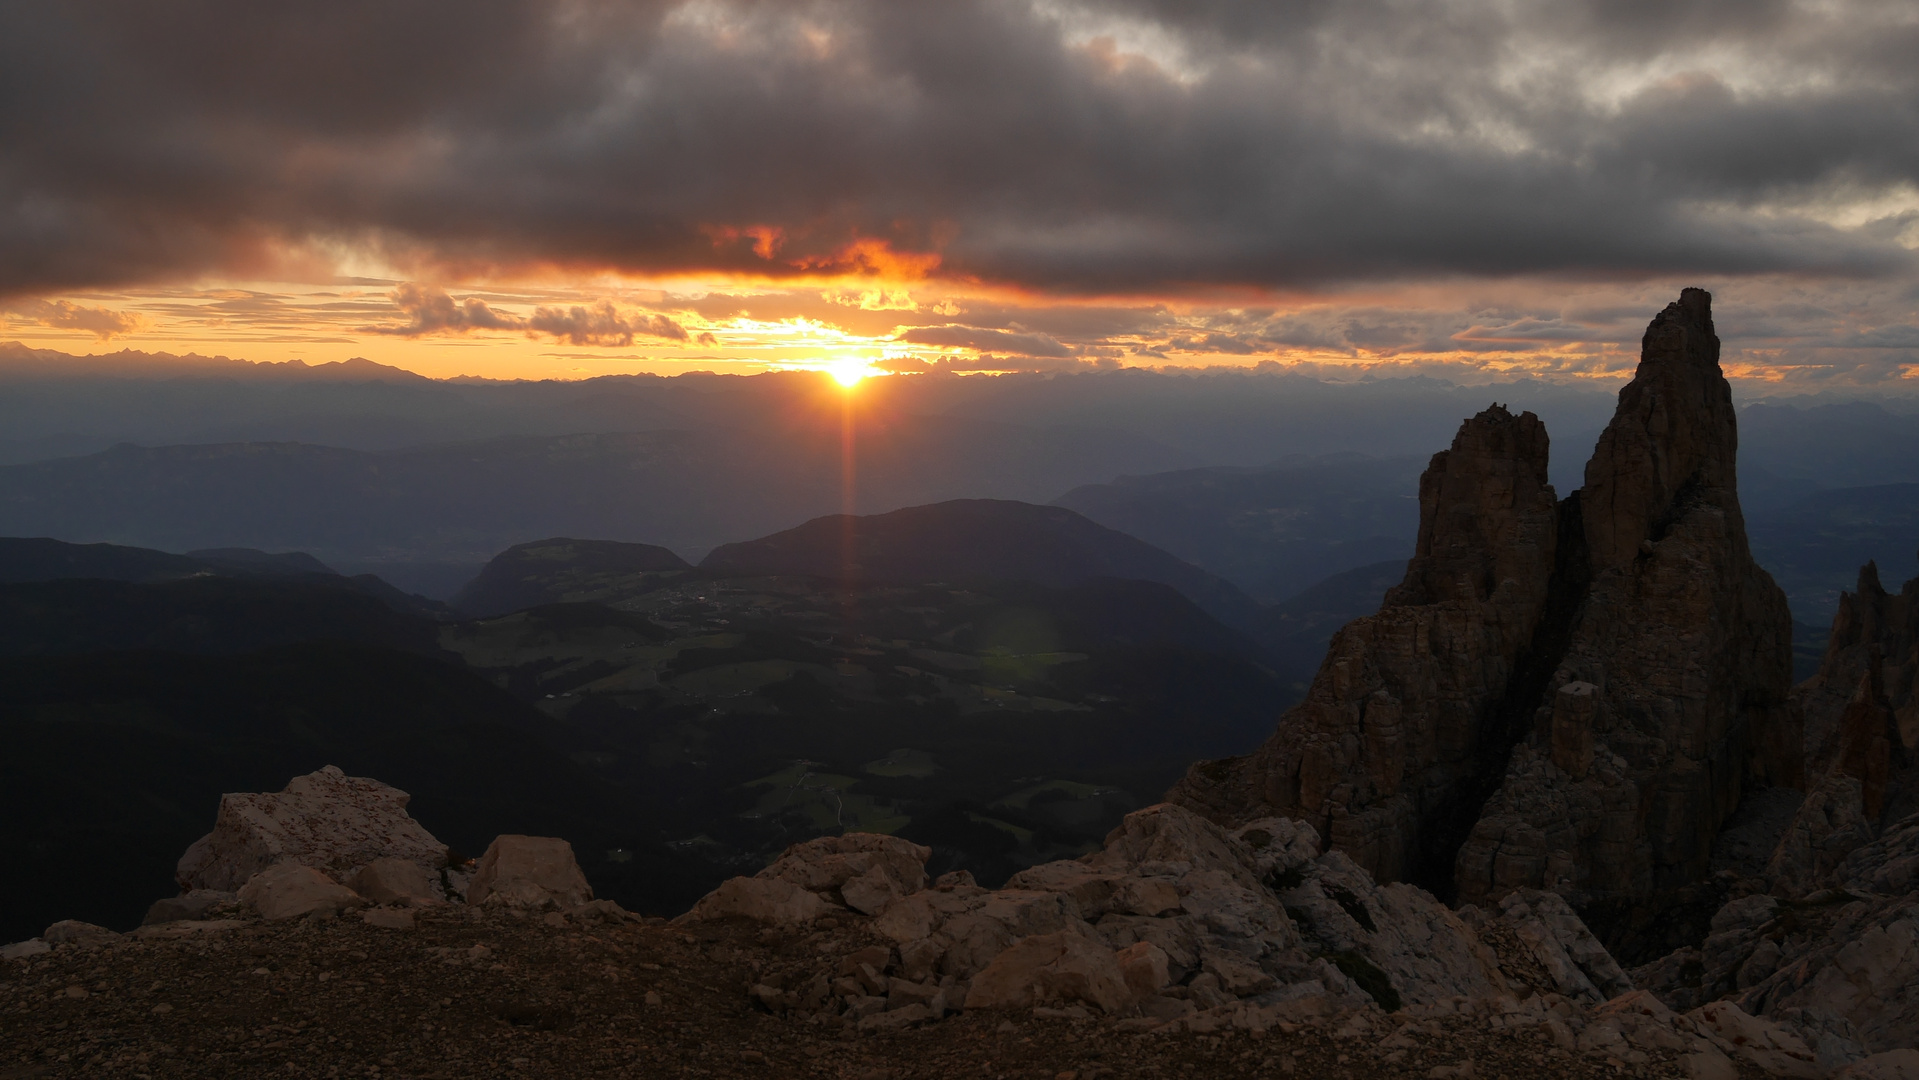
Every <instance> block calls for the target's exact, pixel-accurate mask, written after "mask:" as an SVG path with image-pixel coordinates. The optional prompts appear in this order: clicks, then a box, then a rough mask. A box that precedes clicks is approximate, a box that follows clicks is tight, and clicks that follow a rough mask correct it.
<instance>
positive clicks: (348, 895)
mask: <svg viewBox="0 0 1919 1080" xmlns="http://www.w3.org/2000/svg"><path fill="white" fill-rule="evenodd" d="M240 902H241V903H243V904H249V905H252V907H253V908H254V910H256V911H258V912H259V913H260V917H261V918H263V919H292V918H296V917H298V916H301V915H311V914H314V913H316V912H321V913H335V912H340V911H344V910H346V909H348V908H357V907H362V906H364V905H365V904H366V901H365V899H363V898H362V897H361V896H360V894H359V893H356V892H354V891H353V890H352V889H349V888H347V887H346V886H344V885H342V884H340V883H339V882H337V881H335V880H333V879H332V878H330V877H328V876H326V875H325V874H323V873H321V872H320V871H318V870H315V869H313V868H312V867H310V866H302V865H300V864H299V863H296V862H283V863H275V864H274V865H272V866H269V867H267V868H266V869H265V870H262V871H260V872H259V873H257V874H255V875H253V876H252V877H251V878H248V879H247V881H246V884H244V885H242V886H240Z"/></svg>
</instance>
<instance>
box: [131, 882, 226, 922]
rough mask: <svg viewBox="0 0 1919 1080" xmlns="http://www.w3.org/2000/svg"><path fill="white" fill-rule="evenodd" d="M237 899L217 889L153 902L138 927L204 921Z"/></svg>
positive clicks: (199, 890) (200, 890) (194, 891)
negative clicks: (215, 909)
mask: <svg viewBox="0 0 1919 1080" xmlns="http://www.w3.org/2000/svg"><path fill="white" fill-rule="evenodd" d="M237 899H238V897H236V896H235V895H234V894H233V893H230V892H221V891H219V890H217V889H194V890H193V891H191V892H188V893H185V894H183V895H180V896H169V897H167V898H166V899H164V900H155V901H154V902H153V904H152V905H151V906H150V907H148V908H147V916H146V918H144V919H142V920H140V925H141V926H158V925H159V924H161V923H170V922H184V921H186V920H189V919H204V918H206V917H207V915H208V914H210V913H211V912H212V911H213V909H214V908H217V907H220V906H222V905H224V904H231V903H233V902H234V901H236V900H237Z"/></svg>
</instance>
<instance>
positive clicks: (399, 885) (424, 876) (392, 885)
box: [352, 856, 446, 905]
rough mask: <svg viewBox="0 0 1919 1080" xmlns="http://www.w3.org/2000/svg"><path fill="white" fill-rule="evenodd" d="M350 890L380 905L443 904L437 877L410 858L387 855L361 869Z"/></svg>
mask: <svg viewBox="0 0 1919 1080" xmlns="http://www.w3.org/2000/svg"><path fill="white" fill-rule="evenodd" d="M352 884H353V891H354V892H357V893H359V894H360V895H361V896H364V897H366V898H367V899H368V900H372V901H374V902H375V903H379V904H422V905H423V904H443V903H445V902H446V898H445V896H444V895H443V894H442V893H441V890H440V876H439V875H438V874H436V873H434V872H432V871H430V870H428V869H427V868H426V867H424V866H421V865H420V864H419V863H416V862H414V861H413V860H411V859H399V858H394V857H391V856H388V857H386V858H382V859H375V860H373V861H372V862H370V863H368V864H366V865H365V866H362V867H361V868H360V870H359V872H358V873H356V874H354V875H353V878H352Z"/></svg>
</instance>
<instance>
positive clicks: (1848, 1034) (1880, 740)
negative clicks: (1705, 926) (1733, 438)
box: [1633, 564, 1919, 1075]
mask: <svg viewBox="0 0 1919 1080" xmlns="http://www.w3.org/2000/svg"><path fill="white" fill-rule="evenodd" d="M1915 596H1919V580H1915V581H1912V582H1908V583H1907V584H1906V586H1905V588H1904V589H1903V590H1902V591H1901V593H1900V594H1899V595H1897V596H1894V595H1889V594H1888V593H1886V591H1885V590H1884V589H1883V588H1882V587H1881V586H1880V584H1879V575H1878V572H1877V569H1876V568H1875V567H1873V566H1872V565H1870V564H1868V565H1867V566H1866V567H1865V568H1864V569H1863V570H1862V571H1861V572H1860V577H1859V591H1858V592H1857V593H1849V594H1846V595H1844V596H1842V597H1841V600H1840V605H1839V612H1838V615H1837V617H1836V618H1835V619H1834V622H1833V633H1832V637H1831V639H1830V641H1829V642H1828V644H1827V649H1826V655H1825V658H1824V660H1823V661H1822V663H1821V665H1820V669H1819V672H1818V674H1817V675H1815V676H1814V677H1813V678H1811V679H1808V680H1807V681H1806V682H1805V683H1803V684H1801V685H1800V686H1798V687H1797V688H1795V689H1794V690H1793V701H1794V704H1795V705H1796V706H1797V707H1798V708H1799V709H1801V710H1802V713H1803V716H1804V724H1805V755H1806V765H1807V769H1808V771H1809V772H1810V773H1811V774H1812V783H1811V784H1810V790H1809V791H1807V792H1805V793H1804V794H1803V795H1798V794H1797V793H1788V792H1787V791H1786V790H1784V789H1778V788H1774V789H1769V790H1767V791H1762V792H1759V793H1757V794H1756V796H1755V797H1754V798H1753V799H1752V800H1750V804H1758V803H1761V802H1764V803H1766V804H1768V806H1767V808H1766V813H1765V814H1763V815H1754V814H1748V815H1747V816H1748V817H1751V818H1752V819H1753V822H1754V824H1755V825H1757V824H1760V823H1762V822H1764V821H1766V820H1767V819H1772V820H1774V821H1775V822H1776V819H1777V813H1776V811H1777V809H1779V808H1781V807H1783V808H1786V809H1787V810H1788V813H1787V817H1786V820H1785V821H1784V822H1783V823H1776V824H1774V825H1773V827H1772V828H1771V829H1757V828H1755V829H1754V830H1753V833H1752V835H1751V836H1750V837H1743V838H1742V840H1744V841H1746V844H1745V846H1746V847H1750V848H1755V849H1757V848H1758V845H1759V842H1760V841H1761V840H1762V839H1763V838H1764V837H1765V836H1771V837H1773V838H1774V839H1773V844H1772V847H1771V850H1770V854H1769V855H1767V856H1765V857H1763V858H1760V859H1756V860H1755V859H1753V858H1751V857H1743V858H1740V859H1737V860H1731V862H1732V863H1733V865H1732V867H1731V868H1730V869H1729V870H1728V871H1727V872H1726V873H1725V874H1724V875H1722V877H1723V878H1724V879H1726V884H1727V885H1728V887H1729V889H1730V891H1731V893H1732V898H1731V899H1730V901H1729V902H1728V903H1726V904H1724V905H1723V906H1722V907H1720V908H1719V909H1718V911H1717V912H1716V913H1714V915H1713V916H1712V922H1711V927H1710V933H1708V934H1707V935H1706V937H1705V939H1704V941H1702V942H1701V943H1699V944H1698V945H1696V946H1689V947H1686V948H1682V949H1679V950H1678V951H1676V952H1673V953H1671V954H1670V955H1667V956H1665V957H1663V958H1661V959H1659V960H1657V961H1655V962H1653V963H1650V964H1647V965H1645V966H1643V967H1640V968H1638V969H1635V971H1634V972H1633V978H1634V981H1635V982H1637V983H1638V984H1639V985H1640V986H1643V987H1646V988H1648V989H1650V990H1652V991H1654V992H1655V993H1657V994H1658V995H1659V996H1660V998H1661V999H1663V1000H1664V1001H1665V1002H1666V1003H1667V1004H1669V1005H1672V1006H1673V1007H1675V1008H1692V1007H1695V1006H1701V1007H1703V1008H1704V1009H1706V1010H1712V1009H1716V1008H1720V1007H1721V1006H1724V1005H1727V1004H1728V1003H1731V1004H1736V1005H1737V1006H1738V1008H1739V1009H1740V1010H1742V1013H1741V1014H1742V1015H1750V1016H1753V1017H1763V1018H1766V1019H1768V1020H1770V1021H1773V1022H1776V1023H1778V1024H1780V1025H1783V1026H1784V1028H1786V1029H1788V1030H1789V1031H1790V1032H1792V1033H1793V1034H1794V1037H1795V1038H1797V1039H1798V1040H1799V1041H1801V1042H1802V1043H1803V1044H1804V1045H1805V1046H1807V1047H1810V1048H1811V1052H1812V1054H1813V1057H1814V1058H1815V1059H1816V1063H1817V1065H1818V1066H1819V1067H1821V1068H1824V1069H1838V1068H1840V1067H1841V1066H1847V1067H1849V1068H1851V1069H1852V1070H1853V1071H1852V1072H1849V1073H1846V1074H1845V1075H1875V1074H1876V1071H1878V1070H1882V1069H1884V1068H1887V1067H1889V1066H1888V1065H1887V1062H1889V1061H1891V1060H1893V1059H1891V1058H1888V1057H1885V1056H1883V1055H1887V1054H1897V1053H1900V1052H1908V1053H1909V1052H1910V1051H1911V1050H1912V1047H1913V1043H1914V1041H1915V1040H1916V1039H1919V814H1915V813H1911V812H1910V809H1911V808H1912V807H1913V802H1914V798H1915V796H1914V792H1913V782H1914V776H1913V768H1912V763H1911V746H1910V745H1909V743H1910V740H1911V737H1912V732H1913V727H1914V724H1913V723H1912V720H1914V719H1919V717H1914V716H1913V708H1914V707H1913V696H1912V690H1913V686H1912V679H1913V675H1912V673H1913V670H1914V669H1913V664H1914V661H1915V660H1919V655H1916V654H1915V652H1914V648H1915V639H1919V633H1915V630H1919V626H1915V619H1916V618H1919V612H1916V611H1915V607H1916V606H1919V605H1915V604H1914V603H1913V600H1914V598H1915ZM1902 718H1904V719H1905V720H1906V722H1905V723H1904V724H1902V723H1901V721H1902ZM1787 794H1793V795H1795V797H1796V799H1795V801H1796V806H1794V805H1793V803H1792V802H1786V801H1783V800H1782V799H1781V798H1780V797H1781V796H1785V795H1787ZM1773 804H1778V805H1773ZM1747 809H1751V805H1749V807H1747V808H1742V813H1743V812H1744V810H1747ZM1901 814H1904V816H1903V817H1900V815H1901ZM1888 822H1891V823H1890V824H1888ZM1760 850H1763V849H1760ZM1867 1055H1872V1056H1873V1060H1865V1059H1866V1056H1867ZM1849 1062H1850V1063H1854V1064H1852V1065H1850V1066H1848V1063H1849Z"/></svg>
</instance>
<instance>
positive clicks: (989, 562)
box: [700, 499, 1258, 627]
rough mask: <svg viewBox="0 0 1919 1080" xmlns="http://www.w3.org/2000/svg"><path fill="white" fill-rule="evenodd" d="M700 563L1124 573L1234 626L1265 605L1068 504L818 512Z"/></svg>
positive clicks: (954, 574) (903, 575)
mask: <svg viewBox="0 0 1919 1080" xmlns="http://www.w3.org/2000/svg"><path fill="white" fill-rule="evenodd" d="M700 569H701V570H704V571H708V572H710V573H723V574H753V575H762V574H799V575H806V576H809V577H816V578H820V579H823V580H827V581H847V582H855V583H873V584H884V583H903V582H926V581H955V582H966V581H983V580H997V581H1030V582H1034V583H1036V584H1040V585H1047V586H1053V587H1061V586H1067V585H1074V584H1078V583H1081V582H1085V581H1090V580H1094V579H1097V578H1120V579H1130V580H1135V581H1153V582H1159V583H1161V584H1164V585H1169V586H1171V587H1172V588H1174V589H1176V590H1178V591H1179V592H1180V594H1181V595H1183V596H1185V597H1186V598H1187V599H1189V600H1191V601H1192V602H1193V603H1195V604H1197V605H1199V606H1200V607H1201V608H1202V609H1204V610H1205V611H1207V612H1208V613H1209V614H1211V615H1213V616H1214V617H1215V618H1218V619H1220V620H1221V621H1223V622H1226V623H1228V624H1230V625H1235V626H1240V627H1245V626H1249V625H1251V624H1252V623H1253V622H1254V621H1256V619H1257V615H1258V605H1256V604H1254V603H1253V601H1252V600H1251V599H1250V598H1249V597H1247V596H1246V595H1245V594H1244V593H1242V592H1240V591H1239V590H1238V589H1237V588H1235V587H1234V586H1233V585H1232V584H1230V583H1228V582H1226V581H1224V580H1222V579H1221V578H1219V577H1216V576H1214V575H1212V574H1209V573H1207V572H1206V571H1204V570H1201V569H1200V568H1198V567H1196V566H1193V565H1192V564H1190V563H1187V562H1184V561H1182V560H1180V559H1178V558H1176V557H1174V556H1172V555H1169V554H1167V553H1166V552H1164V551H1161V550H1160V549H1158V548H1156V547H1153V546H1152V545H1151V544H1147V543H1145V542H1143V541H1140V540H1137V539H1134V538H1133V537H1131V536H1128V535H1126V534H1125V533H1121V532H1117V531H1115V530H1113V529H1109V528H1107V527H1105V526H1103V525H1099V524H1096V523H1094V522H1092V521H1089V520H1088V519H1086V518H1085V517H1083V516H1081V515H1080V514H1078V513H1075V512H1074V511H1072V510H1068V509H1065V508H1063V507H1050V506H1034V505H1032V504H1029V503H1020V502H1011V501H1007V500H1001V499H956V500H953V501H951V502H944V503H937V504H934V505H931V506H914V507H908V508H906V509H903V510H895V511H893V512H891V513H887V514H875V515H869V516H864V517H849V516H847V515H844V514H835V515H830V516H827V517H821V518H815V519H813V520H812V521H809V522H807V523H806V524H804V525H801V526H799V527H798V528H793V529H788V530H786V531H785V532H779V533H774V534H772V535H771V536H764V537H761V538H760V539H758V540H748V541H744V542H741V543H735V544H725V545H722V546H721V547H718V548H715V549H714V550H713V552H712V554H710V555H708V556H707V557H706V558H705V559H704V560H703V561H701V563H700Z"/></svg>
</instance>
